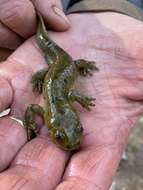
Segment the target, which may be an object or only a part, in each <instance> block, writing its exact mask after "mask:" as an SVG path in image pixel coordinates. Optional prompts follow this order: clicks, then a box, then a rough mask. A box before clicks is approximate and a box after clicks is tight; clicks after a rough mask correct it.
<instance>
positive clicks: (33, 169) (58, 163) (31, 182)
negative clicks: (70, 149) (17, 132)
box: [0, 138, 68, 190]
mask: <svg viewBox="0 0 143 190" xmlns="http://www.w3.org/2000/svg"><path fill="white" fill-rule="evenodd" d="M67 159H68V155H67V154H66V152H64V151H62V150H60V149H59V148H57V147H56V146H55V145H54V144H52V143H50V142H49V141H48V139H47V138H36V139H34V140H32V141H30V142H29V143H27V144H26V145H25V146H24V147H23V148H22V149H21V151H20V152H19V154H18V155H17V157H16V158H15V160H14V161H13V163H12V165H11V167H10V168H9V169H8V170H7V171H5V172H4V173H2V174H1V175H0V189H5V190H8V189H13V190H14V189H15V190H16V189H25V190H28V189H34V190H39V189H42V190H51V189H54V188H55V186H56V185H57V184H58V183H59V181H60V179H61V176H62V174H63V171H64V168H65V164H66V161H67Z"/></svg>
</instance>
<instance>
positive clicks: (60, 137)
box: [55, 131, 65, 141]
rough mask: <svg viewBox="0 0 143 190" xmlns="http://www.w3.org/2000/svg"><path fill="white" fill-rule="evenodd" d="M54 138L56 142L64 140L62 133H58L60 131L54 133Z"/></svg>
mask: <svg viewBox="0 0 143 190" xmlns="http://www.w3.org/2000/svg"><path fill="white" fill-rule="evenodd" d="M55 138H56V140H58V141H62V140H64V138H65V135H64V133H62V132H60V131H56V133H55Z"/></svg>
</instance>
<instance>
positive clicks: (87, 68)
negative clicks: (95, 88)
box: [74, 59, 98, 76]
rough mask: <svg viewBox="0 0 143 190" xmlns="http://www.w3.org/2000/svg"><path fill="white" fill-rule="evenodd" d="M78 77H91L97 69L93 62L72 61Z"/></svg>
mask: <svg viewBox="0 0 143 190" xmlns="http://www.w3.org/2000/svg"><path fill="white" fill-rule="evenodd" d="M74 63H75V65H76V67H77V69H78V71H79V73H80V75H82V76H87V75H92V71H93V70H98V68H97V67H96V66H95V62H94V61H87V60H84V59H79V60H75V61H74Z"/></svg>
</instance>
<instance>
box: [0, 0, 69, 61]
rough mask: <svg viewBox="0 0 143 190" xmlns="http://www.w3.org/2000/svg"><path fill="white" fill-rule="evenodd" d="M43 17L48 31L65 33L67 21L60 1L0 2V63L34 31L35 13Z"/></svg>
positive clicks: (27, 0)
mask: <svg viewBox="0 0 143 190" xmlns="http://www.w3.org/2000/svg"><path fill="white" fill-rule="evenodd" d="M35 9H36V10H37V11H39V12H40V13H41V15H42V16H43V17H44V19H45V22H46V25H47V27H48V28H49V29H53V30H55V31H65V30H67V29H68V28H69V21H68V19H67V17H66V16H65V14H64V13H63V11H62V5H61V1H60V0H48V1H46V0H43V1H40V0H32V1H30V0H20V1H19V0H13V1H7V0H1V1H0V61H1V60H2V59H4V58H6V57H7V56H8V55H9V54H10V53H11V52H12V50H15V49H16V48H17V47H18V46H19V45H20V44H21V43H22V42H23V41H24V39H27V38H28V37H29V36H31V35H33V34H34V33H35V31H36V11H35Z"/></svg>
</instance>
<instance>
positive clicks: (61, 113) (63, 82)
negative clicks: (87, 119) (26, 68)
mask: <svg viewBox="0 0 143 190" xmlns="http://www.w3.org/2000/svg"><path fill="white" fill-rule="evenodd" d="M76 77H77V69H76V66H75V65H74V64H73V63H72V60H71V58H70V57H69V56H68V55H65V54H64V55H63V54H60V58H59V59H58V60H57V62H56V64H54V65H51V66H50V67H49V70H48V73H47V74H46V77H45V80H44V84H43V96H44V99H45V105H46V106H45V114H44V118H45V122H46V126H47V127H48V129H49V132H50V134H51V136H52V138H53V139H54V141H55V142H56V143H57V144H58V145H60V146H62V148H64V149H68V150H73V149H77V148H78V147H79V146H80V143H81V138H82V127H81V124H80V120H79V117H78V114H77V113H76V110H75V109H74V108H73V107H72V105H71V101H70V91H71V89H72V88H73V84H74V82H75V79H76ZM59 135H60V136H59Z"/></svg>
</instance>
